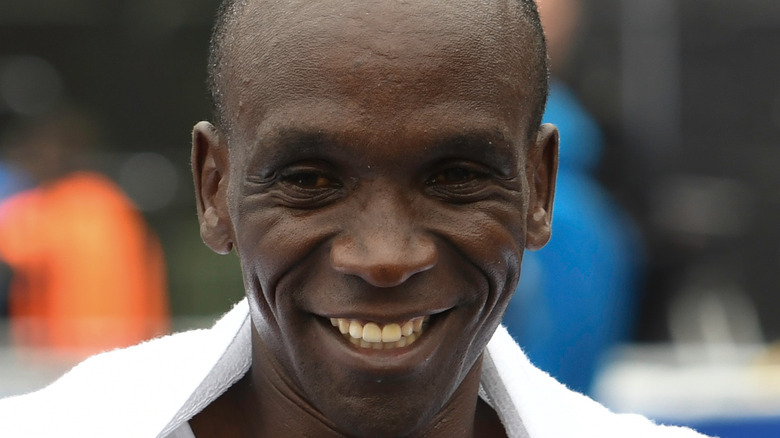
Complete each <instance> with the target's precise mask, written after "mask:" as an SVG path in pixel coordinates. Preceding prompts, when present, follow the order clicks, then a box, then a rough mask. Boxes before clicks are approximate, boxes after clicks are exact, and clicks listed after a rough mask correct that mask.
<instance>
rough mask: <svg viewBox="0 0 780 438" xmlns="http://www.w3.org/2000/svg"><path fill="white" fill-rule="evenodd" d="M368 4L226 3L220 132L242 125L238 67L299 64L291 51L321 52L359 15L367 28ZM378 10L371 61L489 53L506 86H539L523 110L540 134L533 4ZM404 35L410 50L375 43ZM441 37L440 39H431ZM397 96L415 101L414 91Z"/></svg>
mask: <svg viewBox="0 0 780 438" xmlns="http://www.w3.org/2000/svg"><path fill="white" fill-rule="evenodd" d="M366 3H369V4H371V3H372V2H365V1H363V2H353V1H344V0H319V1H312V0H304V1H301V0H224V1H223V2H222V4H221V6H220V8H219V11H218V16H217V20H216V24H215V27H214V31H213V35H212V39H211V46H210V52H209V64H208V75H209V90H210V93H211V98H212V103H213V108H214V118H215V123H216V125H217V127H218V128H219V129H220V130H221V131H222V132H224V133H225V134H226V135H228V136H229V134H230V130H231V128H232V123H231V121H232V120H234V119H235V117H236V110H237V109H238V108H235V107H233V106H232V105H231V103H230V102H231V90H232V88H236V87H242V86H244V85H245V84H242V83H241V81H240V78H230V76H231V75H232V73H233V72H234V71H236V70H239V69H237V68H236V67H238V66H239V65H241V64H244V63H247V62H252V63H253V65H252V66H251V67H252V68H271V69H273V68H275V67H277V66H279V65H284V64H290V63H294V62H296V61H298V60H295V59H290V58H291V56H290V52H291V51H293V50H298V49H300V48H301V47H304V48H305V47H307V46H309V47H315V46H316V45H317V44H318V43H319V42H322V40H323V39H324V38H325V34H326V33H328V32H332V31H333V30H334V29H340V28H342V24H343V23H340V22H339V21H340V20H347V21H349V20H354V19H356V18H358V15H360V17H359V18H360V19H361V20H364V19H365V16H364V14H369V13H370V12H367V9H369V10H370V9H371V8H370V7H368V8H366ZM374 3H377V7H376V11H375V12H377V14H376V16H374V17H372V19H369V20H368V22H369V23H371V25H370V28H367V29H362V30H357V31H361V32H364V33H365V37H364V38H365V40H366V41H367V44H368V41H370V40H373V42H374V43H375V44H374V46H373V47H371V48H369V50H370V51H371V52H372V53H380V54H382V53H383V54H384V56H386V57H387V59H388V62H392V59H393V58H394V57H395V56H418V57H430V56H435V54H434V52H435V51H436V50H455V51H457V50H461V49H463V50H469V51H475V50H477V51H483V52H484V53H483V54H484V55H485V57H486V58H490V59H489V60H488V61H487V62H489V63H490V64H494V65H495V64H498V63H504V65H505V67H506V68H507V70H508V71H506V72H505V75H506V80H507V81H517V82H518V83H522V84H534V87H533V89H534V90H535V93H534V95H532V96H527V99H528V101H527V102H518V105H522V106H524V107H525V106H526V105H528V104H530V105H531V107H530V109H531V111H530V116H531V117H530V120H529V121H528V126H529V130H528V133H529V135H533V134H534V133H535V132H536V130H537V128H538V126H539V125H540V124H541V119H542V114H543V113H544V106H545V102H546V100H547V87H548V65H547V53H546V49H545V40H544V34H543V32H542V27H541V23H540V20H539V14H538V12H537V8H536V3H535V2H534V1H533V0H496V1H489V2H482V1H479V2H478V1H459V2H452V1H446V0H427V1H417V2H411V3H408V2H393V3H390V4H387V2H374ZM426 21H427V22H429V23H428V24H426V23H425V22H426ZM431 23H432V24H434V26H431V25H429V24H431ZM398 30H403V31H408V32H409V44H405V45H404V46H403V47H383V46H382V43H381V38H377V36H381V33H382V32H386V31H398ZM354 31H355V30H354V29H353V32H354ZM426 31H427V32H426ZM435 33H438V34H439V35H432V34H435ZM239 36H241V38H238V37H239ZM433 37H436V38H433ZM447 40H449V41H447ZM335 44H338V42H337V41H336V42H335ZM447 46H449V47H447ZM313 55H315V56H312V57H311V58H310V59H309V60H308V65H309V66H312V65H313V64H315V63H327V62H328V60H327V59H323V58H322V57H321V56H320V57H318V56H316V53H315V54H313ZM529 55H530V56H529ZM529 60H530V61H531V62H532V64H530V65H529V63H528V61H529ZM465 67H470V68H483V66H478V65H472V66H465ZM298 68H301V69H306V68H307V64H306V63H302V64H301V65H299V66H298ZM301 76H303V75H301ZM229 79H230V80H229ZM289 79H290V80H294V79H295V78H294V77H292V78H289ZM236 80H237V82H236ZM231 85H232V88H231ZM396 91H397V92H398V93H403V95H404V96H405V97H406V98H413V95H412V90H396ZM234 103H236V104H240V102H234Z"/></svg>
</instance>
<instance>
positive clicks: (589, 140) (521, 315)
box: [504, 0, 642, 393]
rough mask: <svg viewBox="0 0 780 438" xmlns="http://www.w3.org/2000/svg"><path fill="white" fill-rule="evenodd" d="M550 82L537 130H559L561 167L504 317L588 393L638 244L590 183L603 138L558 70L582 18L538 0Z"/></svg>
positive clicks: (560, 4)
mask: <svg viewBox="0 0 780 438" xmlns="http://www.w3.org/2000/svg"><path fill="white" fill-rule="evenodd" d="M537 4H538V7H539V13H540V15H541V20H542V25H543V27H544V30H545V34H546V37H547V43H548V48H549V56H550V64H551V72H552V80H551V82H550V95H549V99H548V103H547V108H546V111H545V115H544V122H545V123H553V124H555V125H556V126H558V129H559V132H560V136H561V140H560V141H561V146H560V162H559V168H558V180H557V185H556V198H555V205H554V209H553V210H554V212H555V232H554V233H553V236H552V238H551V240H550V242H549V244H548V245H547V246H546V247H545V248H543V249H541V250H540V251H538V252H531V253H527V254H526V256H525V258H524V260H523V275H522V276H521V278H520V283H519V285H518V289H517V292H516V293H515V296H514V297H513V299H512V301H511V302H510V304H509V307H508V309H507V313H506V316H505V317H504V324H506V325H507V328H508V329H509V332H510V333H511V334H512V336H514V337H515V339H517V340H518V343H519V344H520V345H521V346H523V349H524V350H525V352H526V353H527V354H528V356H529V358H530V359H531V361H532V362H533V363H534V364H535V365H537V366H538V367H539V368H541V369H543V370H545V371H547V372H549V373H550V374H552V375H553V376H554V377H556V378H558V379H559V380H560V381H561V382H563V383H565V384H567V385H568V386H569V387H570V388H572V389H575V390H577V391H580V392H586V393H587V392H590V389H591V384H592V381H593V378H594V375H595V373H596V372H597V369H598V364H599V361H600V359H601V358H602V357H603V355H604V353H606V352H607V351H608V350H609V348H610V347H612V346H613V345H615V344H616V343H617V342H620V341H624V340H626V339H628V337H629V335H630V333H631V329H632V326H633V324H632V320H633V316H634V307H635V305H634V303H635V301H636V299H637V295H638V287H639V280H640V278H641V261H642V257H641V254H642V245H641V242H640V240H639V237H638V234H637V231H636V230H635V228H634V226H633V224H632V222H631V221H630V220H629V219H628V218H627V217H626V215H625V214H624V213H623V212H622V211H621V209H620V208H619V207H618V205H617V204H615V202H613V201H612V199H611V198H610V196H609V194H608V193H607V192H606V191H605V190H604V189H603V188H602V187H601V185H600V184H599V183H598V181H596V178H595V176H594V174H595V172H596V168H597V166H598V164H599V161H600V159H601V148H602V143H603V138H602V134H601V131H600V130H599V127H598V125H597V124H596V122H595V120H594V119H593V118H592V117H591V116H590V115H589V114H588V112H587V110H586V109H585V108H584V107H583V106H582V105H581V104H580V103H579V102H578V100H577V98H576V97H575V96H574V94H573V93H572V92H571V91H570V90H569V89H568V88H567V87H566V85H565V84H564V83H563V82H561V81H560V80H559V79H557V78H556V74H558V73H559V72H561V71H562V69H563V68H564V66H565V64H566V60H567V58H568V56H569V53H570V50H571V48H572V43H573V41H574V37H575V36H576V35H577V30H578V27H579V26H580V22H581V16H582V5H581V3H580V2H579V0H537Z"/></svg>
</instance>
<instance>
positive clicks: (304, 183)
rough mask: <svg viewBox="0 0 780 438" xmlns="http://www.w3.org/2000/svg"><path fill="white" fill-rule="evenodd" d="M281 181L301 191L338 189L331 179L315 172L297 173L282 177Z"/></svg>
mask: <svg viewBox="0 0 780 438" xmlns="http://www.w3.org/2000/svg"><path fill="white" fill-rule="evenodd" d="M282 181H284V182H286V183H288V184H293V185H295V186H297V187H299V188H302V189H309V190H311V189H324V188H328V187H339V186H340V184H339V183H338V182H337V181H335V180H334V179H333V178H330V177H329V176H327V175H325V174H323V173H321V172H316V171H298V172H293V173H289V174H287V175H284V176H282Z"/></svg>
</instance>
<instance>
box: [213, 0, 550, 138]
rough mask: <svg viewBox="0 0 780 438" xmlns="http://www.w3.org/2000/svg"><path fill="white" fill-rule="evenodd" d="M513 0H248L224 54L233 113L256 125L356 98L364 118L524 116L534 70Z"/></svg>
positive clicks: (530, 104)
mask: <svg viewBox="0 0 780 438" xmlns="http://www.w3.org/2000/svg"><path fill="white" fill-rule="evenodd" d="M517 3H518V2H515V1H503V2H502V1H495V2H490V1H474V2H469V1H463V2H450V1H414V2H403V1H387V0H382V1H379V0H364V1H335V0H330V1H328V0H325V1H312V0H305V1H284V2H278V1H250V2H249V4H248V5H247V6H246V7H245V9H244V11H243V13H242V14H241V17H239V19H238V21H237V23H236V24H235V26H234V28H233V40H232V42H231V43H230V44H229V45H228V47H227V52H226V56H225V60H226V62H227V63H228V65H229V67H228V68H226V69H224V75H223V80H224V81H225V82H224V84H225V93H224V97H225V99H224V103H225V107H226V110H227V115H228V117H227V118H228V119H229V120H232V123H231V125H232V128H233V129H238V130H242V131H245V130H247V129H249V130H253V131H254V130H257V129H259V127H260V126H261V125H263V124H265V125H267V124H268V123H270V122H271V121H272V120H277V121H279V120H280V119H282V121H286V122H288V123H287V124H290V123H293V122H295V120H292V119H291V118H292V117H293V115H292V114H289V113H295V112H296V110H295V108H296V106H297V105H296V104H299V105H305V106H306V107H307V108H315V107H317V108H323V107H328V106H330V107H333V108H331V109H329V110H326V111H322V114H323V115H324V114H333V113H334V112H339V111H342V112H343V110H344V109H351V110H353V111H352V114H351V115H350V114H345V115H344V117H347V118H350V117H351V118H354V117H355V114H360V117H362V118H363V119H364V120H363V123H364V126H368V125H370V123H371V121H372V120H375V121H377V120H378V121H382V123H384V124H387V121H388V119H393V120H395V121H396V122H397V123H398V124H403V123H407V122H410V121H414V120H415V119H423V120H420V122H421V123H426V121H425V120H424V119H425V117H426V116H430V115H437V116H438V117H439V118H440V119H447V115H446V113H447V112H448V111H449V112H450V113H451V116H452V118H455V119H457V118H458V117H460V116H462V115H463V114H464V113H468V112H469V111H472V113H473V114H474V117H476V118H479V119H488V120H496V119H501V120H511V121H517V122H518V123H519V124H521V125H524V126H525V125H526V124H527V122H528V119H529V118H530V115H531V113H532V111H533V108H534V106H535V103H536V102H535V98H536V96H535V95H534V94H535V93H534V90H535V89H534V78H535V77H536V73H535V71H534V68H535V66H534V63H533V59H534V57H533V54H532V49H531V48H530V47H528V46H527V44H525V43H524V41H526V40H527V35H526V34H527V33H528V31H527V29H526V28H525V26H523V25H522V21H521V20H519V19H518V18H517V17H520V16H521V14H520V13H519V11H514V10H512V8H518V7H519V6H517ZM291 108H292V109H291ZM348 112H349V111H348ZM442 116H443V117H442ZM326 119H328V120H331V123H332V124H337V123H338V117H326ZM299 122H302V123H309V124H310V123H311V121H300V120H299ZM442 122H444V120H442V121H437V122H436V123H442ZM322 123H325V120H322ZM480 123H482V122H480ZM335 127H336V128H337V127H338V126H337V125H336V126H335ZM244 134H249V135H251V133H250V132H244Z"/></svg>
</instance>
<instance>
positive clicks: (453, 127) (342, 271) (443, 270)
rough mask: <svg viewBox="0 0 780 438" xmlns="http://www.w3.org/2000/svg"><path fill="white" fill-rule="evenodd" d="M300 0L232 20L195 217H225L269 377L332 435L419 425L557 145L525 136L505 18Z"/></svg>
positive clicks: (538, 219) (506, 263)
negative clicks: (221, 126)
mask: <svg viewBox="0 0 780 438" xmlns="http://www.w3.org/2000/svg"><path fill="white" fill-rule="evenodd" d="M306 3H307V2H301V5H300V6H298V8H300V9H302V10H296V6H295V5H290V4H289V2H287V7H288V9H287V10H282V9H279V10H277V9H274V7H273V6H271V7H269V6H267V5H266V6H263V7H262V8H261V7H258V6H257V5H254V4H250V5H249V6H248V7H247V10H246V11H245V15H244V17H243V18H242V19H241V20H240V23H239V25H238V26H237V34H236V35H237V42H236V45H235V46H234V47H233V48H232V49H231V51H230V53H229V55H228V62H229V63H231V66H232V68H231V69H230V70H229V71H228V73H227V76H226V78H225V80H226V81H227V82H226V84H228V86H227V93H226V103H227V108H228V111H229V114H230V117H231V119H232V120H233V124H232V126H231V127H230V133H229V135H228V134H227V133H224V132H223V133H222V138H223V139H224V138H226V137H229V144H230V146H229V147H230V152H229V158H224V156H225V154H226V152H224V148H222V149H220V148H217V147H216V146H214V148H213V151H211V152H206V153H204V154H206V155H208V154H213V155H214V156H215V162H216V167H217V169H218V171H219V176H218V177H217V178H221V179H220V182H219V184H220V188H219V189H218V190H215V191H214V196H213V199H205V200H201V203H203V205H204V207H202V208H201V209H204V208H207V207H209V206H211V205H213V206H214V208H215V211H216V212H217V216H218V218H219V221H221V222H220V223H222V224H227V227H226V228H227V231H226V232H225V233H226V234H227V235H228V236H227V238H229V240H231V241H232V242H234V244H235V247H236V250H237V253H238V256H239V258H240V261H241V266H242V270H243V275H244V282H245V286H246V292H247V296H248V298H249V303H250V307H251V312H252V321H253V323H254V326H255V329H256V331H257V333H258V334H259V340H260V341H261V342H262V346H263V349H265V350H266V351H267V352H269V353H270V354H269V356H270V360H272V361H274V363H275V366H276V369H277V370H278V371H279V373H280V374H282V377H283V380H284V381H285V382H288V383H289V384H290V385H291V386H292V387H293V389H294V391H296V392H297V393H298V394H300V395H301V396H303V398H305V399H306V400H308V401H309V402H310V403H311V404H312V406H314V407H315V408H316V409H317V410H318V411H320V412H321V413H323V414H324V415H325V417H327V418H329V419H340V420H338V421H337V422H341V423H343V424H341V426H343V427H349V428H353V430H354V428H355V427H357V426H355V425H356V424H360V423H366V421H365V419H366V418H374V419H376V418H383V419H387V420H392V421H391V422H392V423H394V424H398V428H399V429H398V430H399V431H400V430H407V431H409V430H414V427H416V425H418V424H420V423H421V422H423V421H426V419H429V418H431V416H432V415H434V414H435V413H436V412H438V411H439V410H440V409H441V408H442V407H443V406H444V405H445V404H446V402H447V400H448V399H449V398H450V396H451V395H452V394H453V392H454V391H455V390H456V389H457V388H458V386H459V385H460V383H461V382H462V380H463V379H464V377H465V376H466V374H467V373H468V372H469V370H471V369H472V367H473V366H474V364H475V363H476V362H477V360H478V359H479V358H480V356H481V354H482V351H483V349H484V347H485V345H486V343H487V341H488V340H489V339H490V337H491V335H492V333H493V332H494V330H495V328H496V326H497V325H498V324H499V322H500V320H501V318H502V315H503V312H504V309H505V307H506V305H507V302H508V301H509V299H510V296H511V294H512V291H513V290H514V288H515V286H516V283H517V279H518V276H519V274H520V262H521V259H522V252H523V249H524V247H525V246H526V245H527V243H528V244H529V245H531V246H540V245H542V244H543V243H544V241H546V239H547V236H548V235H549V227H548V226H549V206H550V205H551V190H552V179H553V177H554V167H555V140H554V135H547V136H544V135H543V136H541V137H539V138H542V137H544V138H545V139H546V140H543V141H537V136H536V134H531V133H529V132H528V129H530V127H529V126H528V125H529V121H530V119H531V116H532V114H531V113H532V110H533V108H534V107H535V105H536V101H535V99H536V95H535V91H534V87H533V85H534V82H533V81H532V80H530V79H528V78H531V77H533V75H532V74H530V73H529V72H532V70H533V68H534V67H533V66H532V65H528V64H529V63H531V60H532V59H533V58H532V56H531V55H530V50H524V49H520V53H519V54H517V53H515V54H511V55H506V56H502V53H506V52H508V50H507V48H506V44H508V43H512V44H515V45H516V46H517V44H519V42H522V38H523V36H522V35H517V34H516V35H514V36H511V35H510V36H501V37H496V36H494V35H493V36H492V35H491V32H494V31H496V30H495V29H496V26H499V25H501V24H502V23H503V24H504V25H507V24H506V23H505V22H503V21H502V20H501V17H500V16H499V17H497V18H496V17H493V16H490V15H484V14H482V15H475V11H474V10H471V9H473V8H469V7H465V8H464V7H462V6H461V7H460V8H459V9H456V8H452V7H448V6H447V3H442V4H438V5H436V7H435V8H433V9H435V10H432V7H431V5H427V6H425V7H423V6H420V5H419V4H417V3H416V2H412V3H413V4H404V3H403V2H385V1H367V2H355V4H354V5H351V6H349V7H344V6H343V5H340V7H339V8H338V9H336V8H335V6H334V8H333V9H332V10H328V8H327V6H325V7H322V6H321V5H320V6H318V8H317V10H316V11H313V10H306V6H305V5H306ZM326 3H327V2H326ZM476 3H478V2H476ZM334 4H335V2H334ZM261 9H262V10H261ZM290 9H293V10H296V14H298V15H297V16H296V19H295V20H290V21H285V22H284V24H283V25H282V24H279V23H277V22H275V21H274V20H275V18H278V17H280V16H283V15H284V14H285V13H287V12H289V10H290ZM481 11H482V12H484V10H481ZM477 12H479V11H477ZM269 17H270V18H269ZM280 20H281V19H280ZM258 29H259V30H258ZM505 33H507V34H508V33H509V32H505ZM518 33H520V34H522V32H518ZM250 34H251V36H249V35H250ZM501 35H503V34H501ZM259 41H262V44H260V43H259ZM523 77H525V78H526V79H523ZM529 138H531V139H532V140H530V141H529V140H528V139H529ZM196 143H197V141H196ZM540 145H541V146H540ZM197 146H198V145H197V144H196V147H197ZM545 146H546V147H545ZM220 157H222V158H220ZM196 161H199V160H196ZM196 166H197V163H196ZM198 173H202V172H199V171H198V170H197V169H196V174H198ZM204 184H205V185H208V184H206V183H204ZM196 185H197V183H196ZM199 191H202V190H200V189H199ZM199 195H201V196H202V197H203V198H209V196H208V195H205V196H204V195H202V194H201V193H199ZM539 211H542V213H544V214H540V213H538V212H539ZM534 213H536V214H534ZM527 236H531V240H532V241H531V242H530V243H529V242H527ZM206 240H207V242H208V238H206ZM334 324H335V326H334ZM345 331H346V332H347V333H343V332H345ZM377 336H378V337H377ZM383 336H384V337H383ZM255 360H258V359H257V353H255ZM263 360H268V358H264V359H263ZM378 422H379V421H377V423H378ZM369 423H370V422H369ZM337 426H338V425H337ZM366 432H367V431H366Z"/></svg>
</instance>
